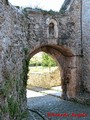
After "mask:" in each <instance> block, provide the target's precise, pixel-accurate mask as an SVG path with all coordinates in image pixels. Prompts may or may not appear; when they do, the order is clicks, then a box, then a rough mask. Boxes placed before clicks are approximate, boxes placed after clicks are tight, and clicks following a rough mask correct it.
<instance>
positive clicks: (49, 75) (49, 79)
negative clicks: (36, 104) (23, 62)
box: [27, 69, 61, 88]
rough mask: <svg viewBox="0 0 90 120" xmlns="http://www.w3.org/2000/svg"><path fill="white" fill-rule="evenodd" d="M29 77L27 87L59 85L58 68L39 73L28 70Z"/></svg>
mask: <svg viewBox="0 0 90 120" xmlns="http://www.w3.org/2000/svg"><path fill="white" fill-rule="evenodd" d="M28 75H29V78H28V82H27V87H28V88H30V87H32V86H36V87H42V88H51V87H53V86H59V85H61V77H60V71H59V69H56V70H55V71H52V72H45V73H39V72H34V73H31V72H29V74H28Z"/></svg>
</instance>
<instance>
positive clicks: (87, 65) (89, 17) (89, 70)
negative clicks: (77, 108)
mask: <svg viewBox="0 0 90 120" xmlns="http://www.w3.org/2000/svg"><path fill="white" fill-rule="evenodd" d="M82 2H83V4H82V47H83V62H82V66H83V77H82V80H83V83H84V89H83V91H87V92H89V93H90V7H89V6H90V1H87V0H83V1H82Z"/></svg>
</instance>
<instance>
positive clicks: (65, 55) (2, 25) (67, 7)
mask: <svg viewBox="0 0 90 120" xmlns="http://www.w3.org/2000/svg"><path fill="white" fill-rule="evenodd" d="M89 23H90V1H89V0H65V2H64V4H63V6H62V8H61V10H60V12H53V11H49V12H47V11H43V10H33V9H30V8H25V9H23V10H22V11H21V10H19V9H18V8H16V7H14V6H12V5H11V4H10V3H9V2H8V0H0V120H24V119H26V116H27V107H26V103H27V99H26V85H27V73H28V62H29V60H30V58H31V57H32V56H33V55H35V54H36V53H38V52H40V51H44V52H46V53H48V54H50V55H51V56H52V57H53V58H54V59H55V60H56V61H57V63H58V65H59V67H60V70H61V83H62V89H63V94H62V98H63V99H66V100H76V101H79V102H82V103H88V104H90V98H89V96H90V67H89V64H90V40H89V39H90V34H89V31H90V24H89Z"/></svg>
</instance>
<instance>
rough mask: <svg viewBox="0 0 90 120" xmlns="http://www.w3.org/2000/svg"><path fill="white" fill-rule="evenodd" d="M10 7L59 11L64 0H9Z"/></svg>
mask: <svg viewBox="0 0 90 120" xmlns="http://www.w3.org/2000/svg"><path fill="white" fill-rule="evenodd" d="M9 2H10V3H11V4H12V5H15V6H23V7H32V8H34V7H39V8H42V9H45V10H50V9H52V10H54V11H59V10H60V7H61V5H62V4H63V2H64V0H9Z"/></svg>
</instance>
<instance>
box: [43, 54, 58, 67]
mask: <svg viewBox="0 0 90 120" xmlns="http://www.w3.org/2000/svg"><path fill="white" fill-rule="evenodd" d="M42 66H43V67H46V66H47V67H49V68H50V67H51V66H56V62H55V61H54V60H53V58H51V57H50V56H49V55H48V54H46V53H43V55H42Z"/></svg>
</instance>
